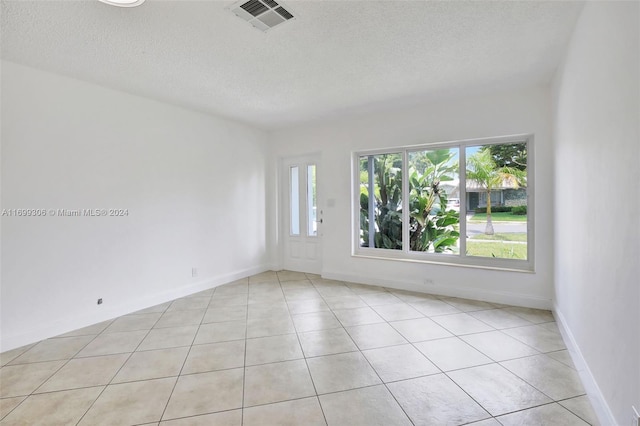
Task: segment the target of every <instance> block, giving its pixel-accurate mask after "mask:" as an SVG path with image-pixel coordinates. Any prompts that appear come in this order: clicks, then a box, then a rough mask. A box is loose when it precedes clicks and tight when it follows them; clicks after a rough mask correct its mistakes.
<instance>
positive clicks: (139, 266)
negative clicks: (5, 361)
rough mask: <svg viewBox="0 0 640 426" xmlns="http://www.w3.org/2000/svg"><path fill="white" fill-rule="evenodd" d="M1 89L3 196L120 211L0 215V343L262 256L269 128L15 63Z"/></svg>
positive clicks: (199, 284)
mask: <svg viewBox="0 0 640 426" xmlns="http://www.w3.org/2000/svg"><path fill="white" fill-rule="evenodd" d="M1 89H2V104H1V106H2V134H1V136H2V208H4V209H16V208H37V209H42V208H44V209H82V208H86V209H90V208H93V209H95V208H125V209H128V210H129V216H127V217H41V218H25V217H6V216H5V217H2V232H3V233H2V287H1V306H2V323H1V327H2V333H1V334H2V341H1V345H2V346H1V347H2V350H8V349H11V348H12V347H16V346H19V345H22V344H26V343H30V342H33V341H36V340H39V339H42V338H45V337H50V336H52V335H56V334H59V333H62V332H65V331H68V330H72V329H75V328H79V327H82V326H85V325H88V324H91V323H95V322H99V321H101V320H104V319H107V318H110V317H114V316H117V315H121V314H125V313H129V312H131V311H134V310H137V309H141V308H144V307H147V306H151V305H153V304H156V303H160V302H164V301H166V300H170V299H173V298H176V297H180V296H183V295H186V294H189V293H193V292H195V291H198V290H202V289H205V288H208V287H211V286H214V285H216V284H221V283H223V282H228V281H231V280H233V279H236V278H240V277H241V276H247V275H249V274H252V273H256V272H260V271H261V270H264V269H266V268H267V262H268V258H267V248H266V238H265V234H266V227H265V214H266V212H265V195H264V191H265V184H266V183H265V182H266V181H265V173H266V168H267V166H266V155H265V149H266V148H265V142H266V133H265V132H263V131H259V130H255V129H252V128H250V127H247V126H245V125H241V124H238V123H235V122H231V121H228V120H223V119H218V118H215V117H212V116H210V115H206V114H200V113H197V112H193V111H188V110H185V109H182V108H178V107H173V106H170V105H167V104H163V103H160V102H155V101H153V100H149V99H143V98H140V97H136V96H132V95H129V94H126V93H122V92H117V91H114V90H110V89H106V88H103V87H99V86H96V85H92V84H88V83H84V82H81V81H78V80H73V79H70V78H65V77H61V76H58V75H54V74H51V73H47V72H43V71H39V70H36V69H33V68H29V67H25V66H21V65H17V64H14V63H10V62H2V88H1ZM192 267H197V268H198V277H197V278H192V277H191V268H192ZM99 297H102V298H103V300H104V304H102V305H100V306H98V305H97V304H96V300H97V299H98V298H99Z"/></svg>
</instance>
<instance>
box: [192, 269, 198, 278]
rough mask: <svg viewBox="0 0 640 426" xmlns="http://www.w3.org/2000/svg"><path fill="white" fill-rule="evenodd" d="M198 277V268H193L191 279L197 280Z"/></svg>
mask: <svg viewBox="0 0 640 426" xmlns="http://www.w3.org/2000/svg"><path fill="white" fill-rule="evenodd" d="M197 276H198V268H191V277H192V278H195V277H197Z"/></svg>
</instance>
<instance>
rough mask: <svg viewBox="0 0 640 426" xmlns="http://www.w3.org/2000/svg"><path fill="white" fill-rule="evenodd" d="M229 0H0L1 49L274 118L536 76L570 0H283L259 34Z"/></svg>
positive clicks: (571, 15)
mask: <svg viewBox="0 0 640 426" xmlns="http://www.w3.org/2000/svg"><path fill="white" fill-rule="evenodd" d="M233 3H234V2H231V1H189V0H179V1H166V0H146V1H145V3H144V4H142V5H141V6H139V7H136V8H117V7H111V6H108V5H105V4H103V3H100V2H98V1H97V0H82V1H57V0H49V1H24V0H3V1H2V3H1V7H2V21H1V23H0V24H1V37H2V45H1V48H2V58H3V59H6V60H10V61H14V62H17V63H21V64H25V65H29V66H33V67H36V68H40V69H44V70H48V71H52V72H55V73H59V74H63V75H67V76H70V77H74V78H78V79H81V80H85V81H89V82H94V83H97V84H100V85H103V86H107V87H111V88H115V89H119V90H123V91H126V92H129V93H133V94H138V95H142V96H147V97H151V98H154V99H158V100H162V101H166V102H169V103H173V104H178V105H182V106H185V107H188V108H193V109H197V110H200V111H206V112H210V113H213V114H217V115H222V116H225V117H229V118H233V119H237V120H240V121H243V122H247V123H250V124H253V125H256V126H260V127H264V128H281V127H286V126H289V125H295V124H297V123H301V122H305V121H309V120H316V119H322V118H327V117H332V116H335V115H337V114H341V113H343V112H344V111H358V110H365V109H371V108H384V107H385V105H394V104H395V105H397V104H399V103H402V102H403V100H413V101H415V100H423V101H424V100H429V99H432V98H434V97H441V96H451V95H460V94H461V93H463V92H465V91H474V90H478V89H482V88H494V89H495V88H499V87H502V86H505V87H515V86H525V85H532V84H539V83H545V82H548V81H549V79H550V78H551V76H552V74H553V72H554V71H555V69H556V67H557V66H558V63H559V62H560V60H561V58H562V56H563V54H564V50H565V48H566V45H567V43H568V40H569V38H570V35H571V33H572V31H573V27H574V25H575V22H576V19H577V16H578V14H579V12H580V9H581V7H582V4H581V3H578V2H573V1H549V2H546V1H496V2H494V1H492V2H489V1H470V2H469V1H391V0H388V1H350V0H346V1H345V0H341V1H326V0H322V1H293V0H289V1H286V2H284V3H283V4H284V5H285V6H287V7H288V9H289V10H290V11H291V12H292V13H294V15H295V16H296V19H295V20H292V21H291V22H288V23H287V24H286V25H282V26H281V27H277V28H274V29H273V30H271V31H269V32H267V33H263V32H261V31H258V30H256V29H254V28H252V27H251V26H250V25H249V24H248V23H247V22H245V21H243V20H242V19H239V18H238V17H236V16H235V15H234V14H233V13H231V12H230V11H229V10H228V9H227V8H228V6H230V5H231V4H233Z"/></svg>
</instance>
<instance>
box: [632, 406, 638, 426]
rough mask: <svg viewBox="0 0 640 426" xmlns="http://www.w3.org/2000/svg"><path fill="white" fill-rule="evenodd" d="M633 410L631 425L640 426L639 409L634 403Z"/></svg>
mask: <svg viewBox="0 0 640 426" xmlns="http://www.w3.org/2000/svg"><path fill="white" fill-rule="evenodd" d="M631 411H633V418H632V420H631V426H640V414H639V413H638V409H637V408H636V407H634V406H633V405H632V406H631Z"/></svg>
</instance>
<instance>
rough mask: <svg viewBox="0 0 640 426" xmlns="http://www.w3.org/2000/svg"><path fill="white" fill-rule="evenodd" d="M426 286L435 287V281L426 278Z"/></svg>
mask: <svg viewBox="0 0 640 426" xmlns="http://www.w3.org/2000/svg"><path fill="white" fill-rule="evenodd" d="M424 284H425V285H433V280H432V279H431V278H425V279H424Z"/></svg>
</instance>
